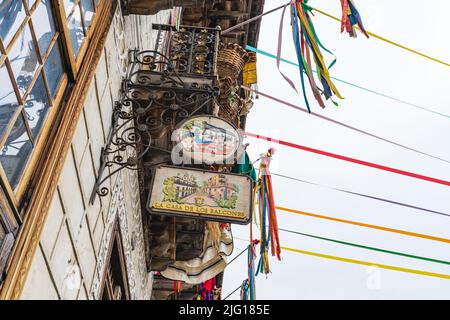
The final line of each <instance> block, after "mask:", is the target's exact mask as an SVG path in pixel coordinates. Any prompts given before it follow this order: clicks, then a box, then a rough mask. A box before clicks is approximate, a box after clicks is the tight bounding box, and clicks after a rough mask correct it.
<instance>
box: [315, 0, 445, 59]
mask: <svg viewBox="0 0 450 320" xmlns="http://www.w3.org/2000/svg"><path fill="white" fill-rule="evenodd" d="M312 9H313V10H314V11H317V12H318V13H320V14H322V15H324V16H326V17H328V18H331V19H333V20H336V21H339V22H340V21H341V19H339V18H337V17H335V16H333V15H331V14H329V13H326V12H324V11H322V10H319V9H316V8H312ZM355 27H356V28H358V26H355ZM358 29H359V28H358ZM366 31H367V30H366ZM367 34H368V35H370V36H372V37H374V38H376V39H378V40H381V41H383V42H386V43H389V44H391V45H393V46H396V47H398V48H400V49H403V50H406V51H409V52H411V53H414V54H416V55H418V56H421V57H423V58H425V59H428V60H431V61H434V62H436V63H439V64H442V65H444V66H446V67H450V63H448V62H445V61H442V60H439V59H436V58H433V57H430V56H429V55H426V54H424V53H422V52H419V51H417V50H414V49H411V48H408V47H407V46H404V45H402V44H400V43H397V42H395V41H392V40H389V39H386V38H385V37H382V36H379V35H377V34H375V33H372V32H370V31H367Z"/></svg>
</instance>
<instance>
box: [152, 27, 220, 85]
mask: <svg viewBox="0 0 450 320" xmlns="http://www.w3.org/2000/svg"><path fill="white" fill-rule="evenodd" d="M153 29H156V30H158V39H161V37H162V34H163V33H166V32H169V33H170V36H169V46H168V51H169V52H170V59H171V61H172V67H173V68H174V70H175V71H176V72H178V73H183V74H187V75H190V76H203V77H205V76H206V77H217V59H218V48H219V42H220V29H211V28H197V27H186V26H182V27H181V28H180V31H178V32H174V27H172V26H167V25H160V24H154V25H153Z"/></svg>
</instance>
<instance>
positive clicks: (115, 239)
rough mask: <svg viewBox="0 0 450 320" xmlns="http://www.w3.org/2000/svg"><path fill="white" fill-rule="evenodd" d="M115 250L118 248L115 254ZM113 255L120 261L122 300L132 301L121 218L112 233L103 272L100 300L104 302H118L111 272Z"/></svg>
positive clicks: (116, 220)
mask: <svg viewBox="0 0 450 320" xmlns="http://www.w3.org/2000/svg"><path fill="white" fill-rule="evenodd" d="M114 248H116V249H117V250H116V251H117V252H114ZM113 254H117V255H118V256H117V259H118V261H119V267H120V273H121V278H122V279H121V280H122V283H123V290H124V292H122V296H121V299H120V300H130V286H129V282H128V272H127V265H126V263H125V261H126V259H125V251H124V248H123V240H122V232H121V230H120V223H119V217H118V216H117V217H116V219H115V221H114V227H113V231H112V236H111V240H110V243H109V248H108V259H107V260H106V261H107V263H106V264H105V270H104V272H103V279H102V281H101V285H100V288H101V289H100V295H99V297H100V299H103V300H116V299H115V298H116V297H115V292H114V287H113V284H114V283H113V277H112V274H111V272H110V266H111V261H112V259H113Z"/></svg>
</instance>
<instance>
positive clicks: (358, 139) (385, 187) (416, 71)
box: [223, 0, 450, 299]
mask: <svg viewBox="0 0 450 320" xmlns="http://www.w3.org/2000/svg"><path fill="white" fill-rule="evenodd" d="M286 2H287V1H286V0H266V8H265V10H266V11H267V10H270V9H272V8H274V7H277V6H279V5H282V4H283V3H286ZM355 2H356V5H357V7H358V9H359V11H360V14H361V15H362V17H363V22H364V23H365V26H366V28H367V29H368V30H370V31H372V32H374V33H377V34H379V35H382V36H385V37H387V38H389V39H391V40H395V41H398V42H400V43H401V44H404V45H406V46H409V47H411V48H414V49H416V50H418V51H421V52H424V53H427V54H428V55H431V56H433V57H436V58H438V59H441V60H444V61H447V62H448V61H450V41H448V32H449V31H450V20H449V19H447V14H448V12H449V11H450V2H448V1H444V0H434V1H429V2H427V4H426V10H425V9H424V4H423V1H418V0H397V1H392V0H357V1H355ZM310 4H311V5H312V6H316V7H317V8H320V9H322V10H324V11H326V12H329V13H332V14H334V15H335V16H340V14H341V12H340V2H339V1H338V0H334V1H330V0H311V1H310ZM287 13H289V11H287ZM280 16H281V11H279V12H276V13H273V14H271V15H269V16H266V17H264V19H263V20H262V26H261V34H260V40H259V45H258V46H259V48H260V49H262V50H265V51H268V52H270V53H276V50H277V34H278V25H279V22H280ZM289 20H290V19H289V15H288V14H287V15H286V17H285V22H284V41H283V50H282V52H283V54H282V55H283V57H284V58H286V59H289V60H292V61H295V58H296V57H295V50H294V47H293V42H292V36H291V28H290V23H289V22H290V21H289ZM314 24H315V27H316V30H317V32H318V34H319V38H320V39H321V41H322V42H323V44H324V45H325V46H326V47H327V48H328V49H330V50H331V51H333V52H334V54H335V55H336V56H337V58H338V62H337V64H336V65H335V66H334V67H333V68H332V69H331V71H330V72H331V75H332V76H334V77H337V78H340V79H344V80H346V81H349V82H352V83H355V84H358V85H361V86H364V87H367V88H370V89H372V90H376V91H379V92H383V93H385V94H390V95H393V96H395V97H398V98H400V99H404V100H407V101H410V102H412V103H416V104H418V105H421V106H424V107H427V108H430V109H433V110H436V111H438V112H442V113H445V114H450V108H449V106H450V97H449V95H448V88H449V83H450V68H448V67H446V66H443V65H439V64H436V63H434V62H431V61H429V60H426V59H424V58H421V57H419V56H416V55H413V54H410V53H408V52H406V51H403V50H401V49H399V48H396V47H393V46H390V45H388V44H386V43H384V42H381V41H379V40H377V39H374V38H371V39H370V40H367V39H366V38H365V37H363V36H362V34H361V35H360V36H359V37H358V38H357V39H351V38H349V37H348V36H347V35H346V34H340V25H339V24H338V23H337V22H336V21H333V20H330V19H329V18H326V17H323V16H321V15H320V14H316V16H315V17H314ZM326 57H327V59H330V58H331V57H330V56H326ZM258 59H259V60H258V77H259V83H258V86H259V89H260V90H261V91H262V92H265V93H269V94H272V95H274V96H276V97H279V98H281V99H284V100H288V101H290V102H292V103H296V104H298V105H299V106H305V104H304V101H303V97H302V96H300V95H297V94H296V93H295V92H294V91H293V90H292V89H291V88H290V87H289V85H288V84H287V83H286V82H284V80H283V79H282V77H281V75H280V74H279V73H278V71H277V69H276V62H275V60H273V59H271V58H267V57H263V56H261V55H259V56H258ZM328 61H331V60H328ZM282 70H283V71H284V72H285V73H286V74H288V75H289V77H290V78H291V79H292V80H295V83H296V84H297V85H298V86H297V88H298V89H299V90H300V88H301V87H300V79H299V74H298V69H297V68H295V67H293V66H290V65H287V64H282ZM335 84H336V85H337V87H338V88H339V90H340V91H341V93H342V94H343V95H344V97H345V98H346V99H345V100H343V101H340V102H339V107H338V108H336V107H335V106H333V105H332V104H331V103H328V107H327V108H326V109H325V110H320V107H319V106H318V105H317V103H316V102H315V100H314V98H313V97H312V95H311V94H310V100H309V101H310V102H311V105H312V109H313V111H314V112H317V113H320V114H323V115H326V116H329V117H332V118H333V119H336V120H338V121H342V122H345V123H347V124H349V125H353V126H356V127H358V128H361V129H364V130H367V131H369V132H372V133H374V134H377V135H380V136H382V137H384V138H387V139H391V140H394V141H396V142H399V143H402V144H405V145H407V146H410V147H413V148H416V149H419V150H422V151H424V152H427V153H430V154H433V155H436V156H439V157H442V158H445V159H450V147H449V146H450V118H444V117H440V116H437V115H433V114H430V113H427V112H425V111H421V110H418V109H415V108H413V107H410V106H407V105H404V104H401V103H398V102H393V101H391V100H387V99H385V98H382V97H379V96H376V95H373V94H370V93H367V92H364V91H361V90H359V89H356V88H353V87H351V86H348V85H345V84H342V83H339V82H335ZM307 90H308V92H309V93H310V89H309V87H308V89H307ZM247 131H249V132H253V133H259V134H262V135H266V136H270V137H274V138H280V139H282V140H286V141H291V142H295V143H298V144H302V145H306V146H309V147H314V148H318V149H322V150H327V151H331V152H335V153H338V154H343V155H347V156H351V157H356V158H358V159H361V160H366V161H371V162H376V163H379V164H383V165H387V166H392V167H394V168H398V169H403V170H407V171H412V172H416V173H420V174H424V175H430V176H432V177H435V178H440V179H443V180H450V164H448V163H445V162H442V161H439V160H435V159H430V158H427V157H426V156H422V155H419V154H416V153H414V152H411V151H407V150H403V149H401V148H399V147H395V146H392V145H389V144H387V143H384V142H381V141H377V140H375V139H372V138H370V137H367V136H364V135H361V134H358V133H355V132H352V131H350V130H348V129H345V128H342V127H339V126H337V125H333V124H331V123H328V122H326V121H323V120H320V119H316V118H314V117H311V116H309V115H307V114H304V113H302V112H298V111H295V110H293V109H290V108H288V107H285V106H283V105H281V104H278V103H275V102H273V101H270V100H268V99H265V98H262V97H261V98H260V99H259V100H257V101H256V103H255V106H254V108H253V109H252V112H251V113H250V116H249V118H248V122H247ZM247 141H248V142H250V143H251V146H250V147H249V151H250V155H251V157H252V159H256V158H257V157H258V156H259V154H260V153H261V152H264V151H265V150H267V148H268V147H269V146H274V147H275V148H276V149H277V153H276V155H275V157H274V160H273V165H272V171H274V172H277V173H281V174H285V175H290V176H293V177H296V178H299V179H305V180H309V181H313V182H317V183H320V184H325V185H330V186H335V187H338V188H344V189H347V190H352V191H355V192H361V193H367V194H370V195H374V196H378V197H382V198H388V199H392V200H396V201H401V202H406V203H409V204H412V205H416V206H422V207H426V208H430V209H435V210H440V211H444V212H447V213H450V189H449V188H448V187H446V186H443V185H437V184H433V183H430V182H425V181H420V180H416V179H413V178H408V177H403V176H399V175H396V174H392V173H388V172H383V171H379V170H375V169H371V168H366V167H362V166H359V165H354V164H350V163H346V162H343V161H339V160H335V159H330V158H325V157H323V156H318V155H314V154H310V153H306V152H303V151H300V150H295V149H291V148H287V147H283V146H280V145H276V144H271V143H266V142H261V141H257V140H255V139H252V138H249V139H247ZM274 187H275V197H276V202H277V204H278V205H281V206H285V207H290V208H294V209H298V210H303V211H308V212H313V213H318V214H323V215H329V216H333V217H338V218H343V219H349V220H354V221H360V222H365V223H370V224H375V225H381V226H386V227H391V228H396V229H403V230H408V231H413V232H418V233H424V234H429V235H434V236H439V237H444V238H450V218H449V217H442V216H437V215H433V214H430V213H427V212H422V211H418V210H414V209H409V208H403V207H400V206H396V205H390V204H386V203H382V202H379V201H375V200H369V199H364V198H360V197H356V196H351V195H347V194H343V193H340V192H336V191H331V190H328V189H324V188H320V187H314V186H310V185H306V184H302V183H300V182H294V181H289V180H286V179H283V178H278V177H274ZM278 221H279V226H280V227H283V228H287V229H291V230H296V231H300V232H304V233H310V234H314V235H319V236H324V237H329V238H334V239H339V240H343V241H348V242H355V243H359V244H363V245H367V246H374V247H379V248H385V249H388V250H394V251H401V252H406V253H410V254H415V255H421V256H425V257H430V258H436V259H441V260H447V261H448V260H450V245H449V244H445V243H442V242H435V241H431V240H426V239H419V238H412V237H408V236H402V235H398V234H394V233H389V232H383V231H376V230H372V229H367V228H362V227H357V226H351V225H347V224H342V223H337V222H331V221H329V222H328V221H326V220H321V219H316V218H309V217H304V216H300V215H295V214H289V213H284V212H278ZM233 233H234V236H235V237H240V238H248V227H240V226H233ZM280 237H281V243H282V245H283V246H287V247H292V248H298V249H303V250H308V251H313V252H319V253H324V254H330V255H336V256H341V257H346V258H351V259H358V260H363V261H370V262H376V263H381V264H387V265H395V266H401V267H406V268H412V269H420V270H426V271H431V272H437V273H444V274H450V266H449V265H444V264H437V263H432V262H426V261H421V260H415V259H410V258H406V257H400V256H395V255H390V254H385V253H379V252H374V251H369V250H364V249H359V248H354V247H348V246H343V245H340V244H334V243H330V242H326V241H322V240H315V239H309V238H305V237H303V236H297V235H290V234H286V233H284V232H280ZM246 245H247V243H246V242H243V241H240V240H236V241H235V251H234V254H233V256H234V255H235V254H237V253H239V252H240V251H241V250H242V249H243V248H245V246H246ZM282 256H283V261H281V262H278V261H277V260H276V259H275V258H271V268H272V274H270V275H269V277H268V278H267V279H266V277H265V276H264V275H259V276H258V278H257V284H256V290H257V298H258V299H444V298H445V299H450V280H446V279H440V278H432V277H427V276H420V275H413V274H408V273H403V272H398V271H390V270H384V269H381V270H379V274H377V271H373V270H371V269H370V268H367V267H365V266H360V265H354V264H349V263H345V262H338V261H332V260H327V259H323V258H317V257H312V256H306V255H301V254H295V253H290V252H287V251H284V252H283V254H282ZM246 263H247V259H246V256H242V257H241V258H239V259H238V260H236V261H234V262H233V263H232V264H231V265H230V266H229V267H228V268H227V270H226V272H225V281H224V287H223V296H224V297H225V296H226V295H228V293H230V292H231V291H232V290H234V289H235V288H236V287H237V286H239V285H240V284H241V282H242V280H244V279H245V278H246V274H247V267H246ZM378 275H379V280H380V281H379V286H376V285H375V286H374V285H373V284H374V283H375V284H376V281H375V282H374V281H373V280H374V279H375V280H376V279H377V276H378ZM230 299H239V291H238V292H236V293H235V294H234V295H233V296H232V297H231V298H230Z"/></svg>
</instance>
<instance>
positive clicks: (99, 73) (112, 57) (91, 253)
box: [21, 8, 170, 299]
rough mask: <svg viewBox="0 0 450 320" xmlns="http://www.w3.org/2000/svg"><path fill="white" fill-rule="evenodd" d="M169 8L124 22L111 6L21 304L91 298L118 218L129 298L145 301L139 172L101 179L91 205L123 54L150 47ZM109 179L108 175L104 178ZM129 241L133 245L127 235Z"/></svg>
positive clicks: (148, 290)
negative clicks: (103, 192) (100, 193)
mask: <svg viewBox="0 0 450 320" xmlns="http://www.w3.org/2000/svg"><path fill="white" fill-rule="evenodd" d="M169 16H170V11H164V12H160V13H159V14H157V15H155V16H128V17H122V15H121V12H120V8H118V9H117V12H116V15H115V17H114V21H113V23H112V26H111V29H110V31H109V33H108V37H107V40H106V45H105V49H104V51H103V53H102V57H101V59H100V62H99V64H98V66H97V70H96V74H95V80H94V81H92V83H91V86H90V88H89V93H88V95H87V98H86V101H85V105H84V110H83V113H82V115H81V117H80V119H79V121H78V126H77V129H76V133H75V136H74V138H73V141H72V145H71V149H70V151H69V154H68V156H67V159H66V161H65V165H64V168H63V172H62V174H61V177H60V181H59V185H58V189H57V192H55V194H54V196H53V202H52V205H51V208H50V210H49V213H48V218H47V221H46V224H45V227H44V230H43V233H42V235H41V239H40V245H39V248H38V250H37V251H36V254H35V257H34V259H33V263H32V265H31V270H30V272H29V275H28V278H27V281H26V284H25V287H24V290H23V293H22V296H21V298H22V299H97V298H98V297H99V293H100V292H99V291H100V283H101V281H102V278H103V275H104V271H105V264H106V261H105V260H106V259H107V253H108V248H109V244H110V238H111V234H112V226H113V222H114V221H115V218H116V216H117V215H118V216H119V219H120V220H119V221H120V227H121V232H122V238H123V245H124V251H125V257H126V265H127V271H128V278H129V283H130V290H131V297H132V298H133V299H150V296H151V281H152V275H151V274H149V273H147V270H146V265H145V256H144V241H143V234H142V223H141V221H142V220H141V209H140V200H139V187H138V180H137V175H136V173H135V172H132V171H122V172H121V173H120V174H118V175H115V176H114V177H113V178H112V179H110V181H108V182H106V184H108V187H109V188H110V190H111V192H110V194H109V195H108V196H106V197H102V198H99V197H97V198H96V200H95V203H94V205H90V204H89V197H90V194H91V191H92V189H93V186H94V183H95V178H96V175H97V172H98V168H99V166H100V152H101V148H102V147H103V145H104V144H105V141H106V138H107V135H108V132H109V129H110V126H111V116H112V107H113V102H114V101H115V100H117V99H118V98H119V95H120V91H119V89H120V84H121V79H122V76H123V74H124V71H125V68H126V65H127V61H126V59H127V51H128V50H129V49H134V48H140V49H153V48H154V42H155V39H156V35H155V33H154V32H152V31H151V24H152V23H167V22H168V18H169ZM105 174H107V173H105ZM132 237H134V240H135V241H134V243H135V245H134V247H133V248H132V246H131V238H132Z"/></svg>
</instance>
